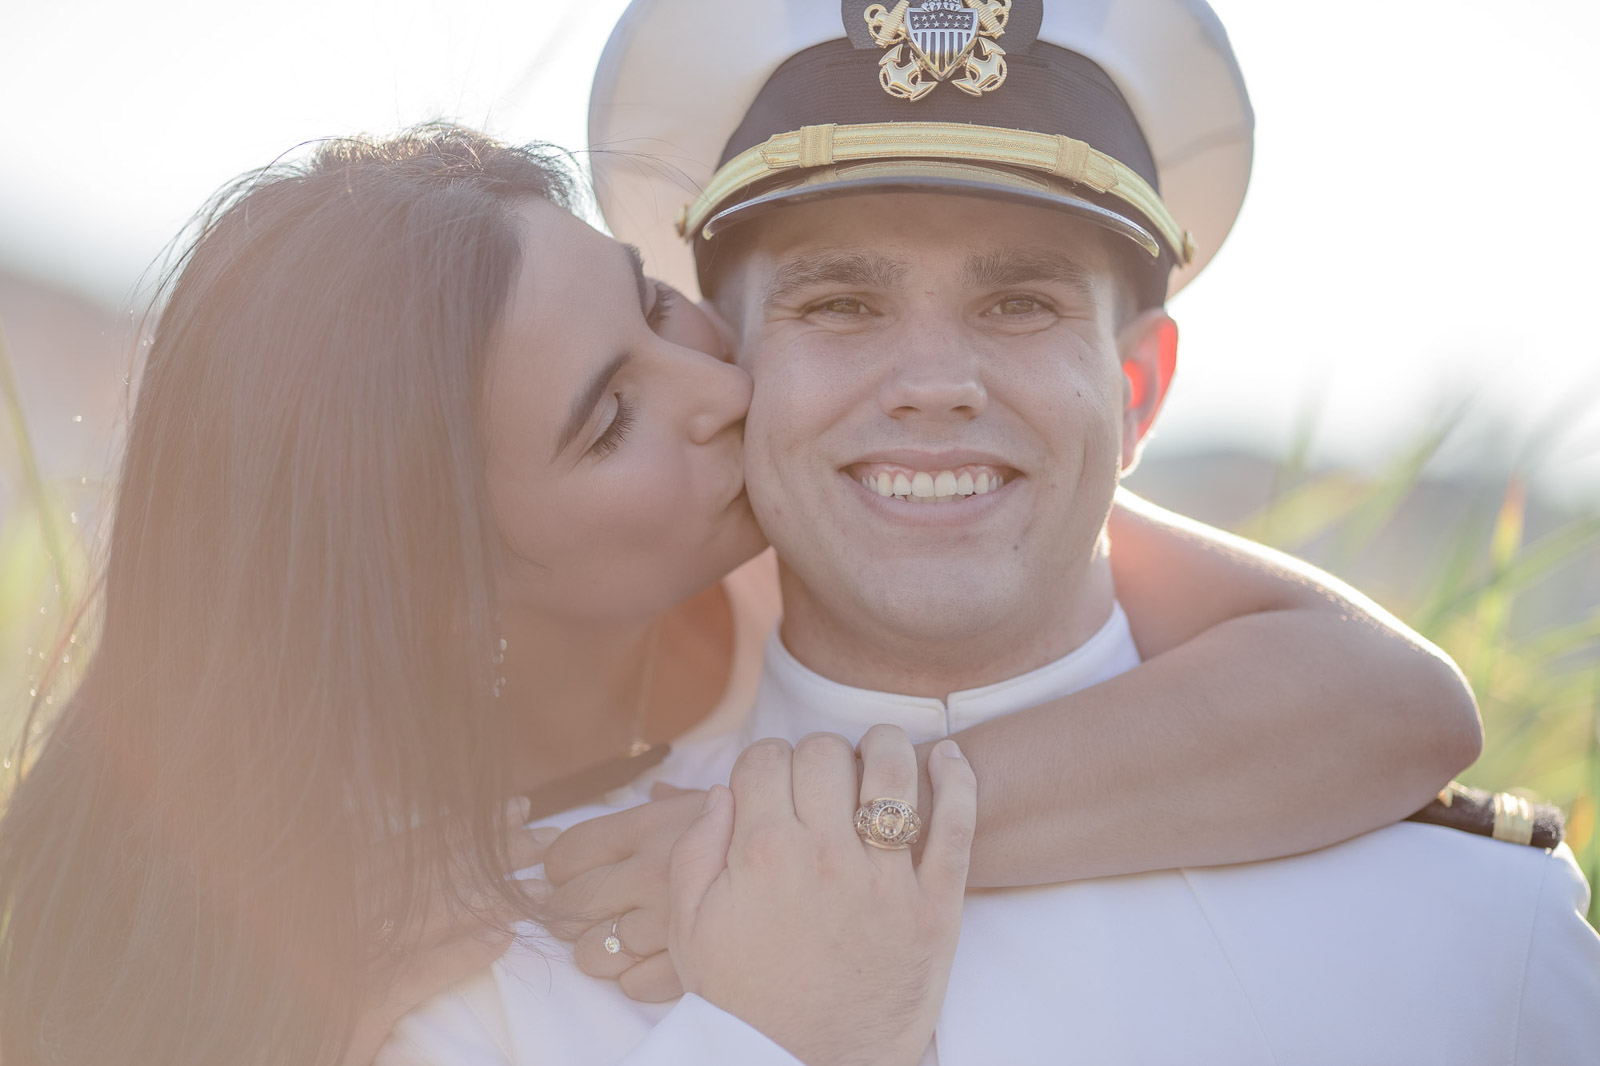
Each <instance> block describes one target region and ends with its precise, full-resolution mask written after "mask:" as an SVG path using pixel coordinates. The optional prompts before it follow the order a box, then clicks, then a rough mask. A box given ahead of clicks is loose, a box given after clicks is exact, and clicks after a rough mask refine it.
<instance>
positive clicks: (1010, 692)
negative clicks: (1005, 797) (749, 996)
mask: <svg viewBox="0 0 1600 1066" xmlns="http://www.w3.org/2000/svg"><path fill="white" fill-rule="evenodd" d="M1137 662H1138V653H1137V652H1136V650H1135V649H1134V645H1133V640H1132V637H1131V636H1130V634H1129V632H1128V627H1127V620H1126V618H1125V617H1124V616H1123V614H1122V612H1121V610H1120V608H1117V609H1114V610H1113V614H1112V617H1111V619H1110V620H1109V621H1108V622H1107V623H1106V625H1105V626H1104V627H1103V628H1102V629H1101V630H1100V631H1099V632H1098V633H1097V634H1096V635H1095V636H1094V637H1092V638H1091V639H1090V640H1089V641H1088V642H1087V643H1086V644H1084V645H1083V646H1082V647H1080V648H1079V649H1077V650H1076V651H1074V652H1073V653H1071V654H1070V655H1068V656H1066V657H1065V658H1063V659H1060V660H1058V661H1056V662H1053V663H1050V664H1049V665H1047V666H1045V667H1043V668H1041V669H1039V670H1035V671H1033V672H1031V673H1028V674H1024V675H1022V676H1020V677H1016V678H1012V679H1011V680H1009V681H1003V682H1001V683H999V684H996V685H990V686H988V687H986V688H982V689H975V690H971V691H968V692H961V693H956V694H954V695H952V696H951V697H950V698H949V700H948V701H943V702H942V701H939V700H935V699H924V698H915V697H909V696H900V695H894V694H889V693H880V692H868V691H864V690H861V689H854V688H849V687H846V686H843V685H839V684H836V683H834V682H832V681H829V680H827V679H826V678H824V677H822V676H820V675H818V674H816V673H814V672H813V671H811V670H808V669H806V668H805V667H804V666H802V665H800V663H798V662H797V661H796V660H795V659H794V658H793V657H792V656H791V655H789V654H788V652H787V651H786V650H785V649H784V648H783V646H782V644H781V642H780V641H779V640H778V639H777V636H776V634H773V636H772V637H771V639H770V640H769V641H768V643H767V648H766V655H765V669H764V673H763V676H762V679H761V685H760V692H759V697H758V699H757V701H756V706H755V708H754V710H753V711H752V712H751V713H750V715H749V717H748V719H747V720H746V721H744V722H743V723H739V724H737V725H735V724H733V723H732V722H728V721H724V722H722V723H720V724H719V725H718V726H716V727H715V728H713V729H712V730H711V731H710V732H707V731H706V730H701V731H697V734H696V736H695V737H694V738H690V742H688V743H683V744H680V745H678V746H677V747H676V748H675V750H674V752H673V754H672V755H671V756H670V757H669V759H668V760H667V762H666V763H665V764H664V765H663V766H662V767H661V769H660V772H659V776H660V777H661V778H662V779H664V780H668V781H673V782H675V783H677V784H680V785H698V786H708V785H710V784H712V783H713V782H718V781H724V782H725V781H726V780H727V774H728V770H729V769H731V767H732V763H733V759H734V757H735V756H736V755H737V754H738V752H739V751H740V750H742V748H743V747H744V746H745V745H746V744H747V743H748V742H749V741H752V740H755V739H758V738H760V737H764V736H781V737H785V738H787V739H789V740H790V741H795V740H798V739H800V738H801V737H802V736H804V735H805V734H807V733H810V732H814V731H817V730H833V731H837V732H839V733H842V734H844V735H845V736H846V737H848V738H849V739H851V740H852V741H854V740H857V739H859V738H860V736H861V734H862V733H864V732H865V731H866V729H867V728H868V727H869V726H871V725H873V724H874V723H877V722H893V723H897V724H899V725H901V726H903V727H904V728H905V729H906V731H907V732H908V733H909V734H910V735H911V737H912V739H913V740H914V741H923V740H927V739H931V738H934V737H938V736H943V735H945V734H947V733H953V732H956V731H958V730H960V729H963V728H965V727H967V726H970V725H973V724H975V723H977V722H981V721H985V720H987V719H989V718H992V717H995V716H997V715H1001V714H1006V713H1009V712H1011V711H1015V710H1018V709H1020V708H1023V707H1030V706H1034V705H1036V704H1038V703H1041V702H1044V701H1046V700H1049V699H1053V698H1055V697H1058V696H1061V695H1064V694H1067V693H1070V692H1073V691H1076V690H1078V689H1081V688H1086V687H1088V686H1090V685H1093V684H1096V683H1098V682H1100V681H1103V680H1105V679H1107V678H1109V677H1112V676H1114V675H1116V674H1118V673H1121V672H1122V671H1125V670H1127V669H1130V668H1131V667H1133V666H1134V665H1135V664H1136V663H1137ZM710 724H711V723H708V725H710ZM640 798H642V795H641V797H640ZM623 805H627V804H623ZM610 809H611V808H609V807H589V808H585V809H582V810H577V811H573V812H569V814H567V815H564V816H562V817H560V818H559V819H557V820H556V821H558V822H559V823H560V824H563V825H566V824H571V823H574V822H577V821H580V820H582V819H584V818H589V817H594V816H596V815H599V814H604V813H606V812H607V811H608V810H610ZM1587 904H1588V886H1587V885H1586V884H1585V883H1584V880H1583V876H1582V874H1581V873H1580V872H1579V870H1578V867H1577V864H1576V863H1575V862H1574V860H1573V856H1572V853H1571V851H1570V850H1569V849H1568V848H1567V847H1566V846H1564V845H1563V846H1562V847H1560V848H1557V849H1556V850H1555V851H1554V852H1546V851H1542V850H1540V849H1537V848H1531V847H1524V846H1519V845H1515V844H1506V843H1501V842H1499V841H1495V840H1491V839H1487V838H1484V837H1477V836H1472V835H1469V834H1466V833H1462V832H1458V831H1455V830H1451V829H1445V828H1441V827H1437V826H1427V825H1418V824H1414V823H1402V824H1400V825H1395V826H1390V827H1388V828H1385V829H1380V830H1377V831H1376V832H1372V833H1368V834H1366V835H1364V836H1361V837H1357V838H1356V839H1354V840H1351V841H1348V842H1346V843H1343V844H1339V845H1336V846H1334V847H1330V848H1325V849H1323V850H1321V851H1317V852H1312V853H1309V854H1306V855H1301V856H1297V857H1294V858H1289V859H1278V860H1274V861H1271V862H1259V863H1249V864H1243V865H1237V866H1227V867H1211V868H1196V869H1183V870H1167V871H1160V872H1155V873H1146V874H1138V875H1132V876H1127V877H1110V878H1101V879H1097V880H1090V881H1079V882H1075V883H1072V884H1066V885H1046V886H1039V887H1034V888H1024V889H991V890H981V891H973V892H969V893H968V895H967V902H966V910H965V912H964V917H963V923H962V931H961V940H960V944H959V946H958V948H957V951H956V958H955V964H954V968H953V970H952V972H951V976H950V985H949V990H948V992H947V994H946V997H945V1003H944V1008H943V1010H942V1011H941V1012H940V1015H939V1021H938V1026H937V1029H936V1031H935V1037H934V1042H933V1044H932V1045H931V1046H930V1047H929V1049H928V1053H927V1055H926V1056H925V1057H924V1060H923V1062H924V1066H933V1064H938V1066H1011V1064H1016V1066H1022V1064H1033V1063H1040V1064H1043V1063H1050V1064H1056V1063H1061V1064H1083V1066H1107V1064H1122V1063H1125V1064H1128V1066H1161V1064H1168V1063H1171V1064H1178V1063H1182V1064H1212V1063H1215V1064H1219V1066H1223V1064H1225V1066H1267V1064H1278V1066H1290V1064H1294V1066H1311V1064H1327V1066H1384V1064H1391V1063H1392V1064H1395V1066H1425V1064H1430V1063H1438V1064H1441V1066H1444V1064H1449V1066H1478V1064H1481V1066H1491V1064H1493V1066H1505V1064H1513V1063H1516V1064H1537V1066H1568V1064H1573V1066H1576V1064H1597V1063H1600V938H1597V937H1596V935H1595V933H1594V931H1593V930H1592V929H1590V928H1589V926H1588V925H1587V924H1586V923H1585V922H1584V920H1583V917H1582V915H1583V912H1584V911H1585V909H1586V908H1587ZM752 964H753V965H779V964H780V961H779V960H771V959H766V960H752ZM379 1062H380V1063H381V1064H382V1066H400V1064H408V1066H410V1064H417V1063H427V1064H431V1066H491V1064H493V1066H535V1064H541V1066H542V1064H560V1066H612V1064H616V1063H625V1064H626V1066H691V1064H694V1066H704V1064H713V1063H715V1064H723V1063H726V1064H730V1066H733V1064H737V1066H795V1062H796V1060H795V1059H794V1058H793V1057H792V1056H790V1055H789V1054H788V1053H787V1052H785V1051H784V1050H783V1049H781V1048H779V1047H777V1046H776V1045H774V1044H772V1043H771V1042H770V1041H767V1040H766V1039H765V1038H764V1037H762V1036H761V1034H759V1033H757V1032H756V1031H754V1030H752V1029H751V1028H750V1027H749V1026H746V1025H745V1024H744V1023H742V1022H740V1021H739V1020H738V1019H736V1018H733V1017H732V1016H730V1015H728V1014H726V1013H725V1012H722V1011H720V1010H718V1009H717V1008H715V1007H713V1006H712V1005H710V1004H708V1003H706V1002H705V1001H704V1000H700V999H698V998H697V997H693V996H686V997H684V998H683V999H682V1000H680V1001H679V1002H678V1003H677V1004H676V1005H671V1006H668V1005H650V1004H640V1003H634V1002H632V1001H631V1000H629V999H628V998H627V997H626V996H624V995H623V994H622V991H621V989H620V988H619V987H618V986H617V985H616V984H615V983H613V982H609V981H600V980H596V979H594V978H590V977H586V976H584V975H583V974H582V973H579V972H578V971H577V969H576V968H575V967H574V965H573V963H572V959H571V951H570V949H569V948H568V946H567V945H565V944H561V943H559V942H556V941H553V940H549V939H548V938H546V939H545V940H543V941H540V942H537V943H536V944H535V945H534V946H531V947H530V946H521V947H518V948H515V949H513V950H512V952H510V953H509V954H508V955H506V956H505V957H504V958H503V959H502V960H501V961H500V962H499V963H497V964H496V965H495V967H494V968H493V972H492V973H490V974H486V975H484V976H483V977H481V978H478V979H475V980H474V981H471V982H468V983H467V984H465V985H463V986H460V987H459V988H457V989H456V990H455V991H453V992H451V993H448V994H446V995H444V996H441V997H439V998H437V999H435V1000H434V1001H433V1002H431V1003H429V1004H426V1005H425V1006H424V1007H422V1008H420V1009H419V1010H418V1011H417V1012H415V1013H413V1014H412V1015H411V1016H410V1017H408V1018H407V1019H406V1020H405V1021H404V1022H402V1024H401V1026H400V1027H399V1029H397V1031H396V1035H395V1037H394V1039H393V1040H392V1041H391V1042H390V1044H389V1046H388V1047H387V1048H386V1049H385V1052H384V1054H383V1055H382V1056H380V1059H379Z"/></svg>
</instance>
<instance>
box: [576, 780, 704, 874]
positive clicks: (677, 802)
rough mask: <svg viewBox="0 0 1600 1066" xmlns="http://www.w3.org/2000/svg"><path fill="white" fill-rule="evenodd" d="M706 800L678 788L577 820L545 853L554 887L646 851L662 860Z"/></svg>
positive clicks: (694, 793) (701, 796)
mask: <svg viewBox="0 0 1600 1066" xmlns="http://www.w3.org/2000/svg"><path fill="white" fill-rule="evenodd" d="M704 796H705V793H703V792H684V791H681V790H674V791H673V793H672V794H671V795H664V796H660V797H657V798H656V799H655V801H654V802H651V803H643V804H640V805H639V806H637V807H630V808H629V809H628V810H625V811H618V812H617V813H615V814H608V815H605V816H604V817H601V818H591V819H589V820H588V821H586V822H579V823H578V824H577V825H575V826H573V827H571V828H570V829H568V830H567V831H566V832H565V833H562V834H561V835H560V836H559V837H557V838H556V841H555V843H553V844H551V845H550V849H549V850H548V851H546V852H545V856H544V872H545V876H546V877H548V878H549V879H550V880H551V881H552V882H554V883H555V884H558V885H560V884H565V883H566V882H568V881H571V880H572V879H573V878H575V877H578V876H580V875H582V874H584V873H587V872H588V871H590V870H593V869H597V868H599V867H602V866H614V865H616V864H617V863H620V862H624V861H626V860H627V859H630V858H632V857H633V856H634V855H637V854H640V853H642V852H651V853H652V854H657V855H659V856H661V861H663V862H664V861H665V857H666V853H667V849H668V848H669V847H670V846H671V844H672V841H674V840H676V839H677V836H678V834H679V833H681V832H682V831H683V827H684V826H686V825H688V824H689V822H690V820H692V819H693V818H694V816H695V815H696V814H698V813H699V811H700V804H701V802H702V800H703V799H704Z"/></svg>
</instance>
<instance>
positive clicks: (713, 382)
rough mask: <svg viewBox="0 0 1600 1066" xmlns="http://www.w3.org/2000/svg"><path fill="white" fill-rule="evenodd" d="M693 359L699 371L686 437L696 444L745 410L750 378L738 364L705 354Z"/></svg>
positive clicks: (717, 432) (713, 436) (712, 438)
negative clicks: (687, 435)
mask: <svg viewBox="0 0 1600 1066" xmlns="http://www.w3.org/2000/svg"><path fill="white" fill-rule="evenodd" d="M696 363H697V365H698V368H699V370H700V372H701V373H700V374H699V375H696V380H695V382H694V384H695V388H696V391H695V393H694V401H693V412H692V414H691V415H690V419H689V438H690V439H691V440H693V441H694V442H695V443H696V444H707V443H709V442H710V441H712V440H714V439H716V436H717V434H719V433H721V432H722V431H723V430H725V429H727V428H728V427H729V426H731V425H733V424H734V423H735V422H738V421H740V420H741V419H743V418H744V416H745V415H746V414H748V413H749V411H750V392H751V382H750V375H749V374H747V373H746V372H745V371H744V370H743V369H742V368H741V367H737V366H734V365H733V364H732V363H724V362H722V361H721V360H718V359H715V358H713V357H711V356H709V355H708V356H702V357H701V358H700V359H697V360H696Z"/></svg>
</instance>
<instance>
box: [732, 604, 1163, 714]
mask: <svg viewBox="0 0 1600 1066" xmlns="http://www.w3.org/2000/svg"><path fill="white" fill-rule="evenodd" d="M1137 665H1139V651H1138V649H1137V648H1136V647H1135V646H1134V643H1133V635H1132V633H1131V632H1130V631H1129V629H1128V617H1127V615H1125V614H1123V612H1122V607H1121V605H1120V604H1117V603H1115V602H1113V603H1112V605H1111V617H1110V618H1109V619H1107V620H1106V623H1105V625H1103V626H1101V627H1100V629H1099V630H1098V631H1097V632H1096V633H1095V634H1094V636H1092V637H1090V638H1089V639H1088V640H1087V641H1085V642H1084V643H1083V644H1080V645H1079V646H1078V647H1077V648H1075V649H1073V650H1072V651H1071V652H1069V653H1068V654H1066V655H1064V656H1062V657H1061V658H1059V659H1057V660H1055V661H1054V662H1050V663H1046V664H1045V665H1044V666H1041V667H1039V668H1038V669H1036V670H1030V671H1028V672H1027V673H1025V674H1019V675H1018V676H1016V677H1012V678H1007V679H1006V680H1004V681H998V682H996V683H994V684H992V685H985V686H984V687H982V688H974V689H967V690H966V691H964V692H955V693H952V694H951V695H950V698H949V699H947V700H938V699H933V698H932V697H928V696H906V695H902V694H900V693H896V692H875V691H873V690H871V689H864V688H853V687H851V686H849V685H841V684H839V683H838V682H837V681H830V680H829V679H828V678H826V677H823V676H822V675H821V674H819V673H817V672H816V671H815V670H812V669H810V668H809V667H807V666H804V665H802V664H801V662H800V661H799V660H798V659H796V658H795V657H794V656H793V655H791V654H790V653H789V649H788V648H785V647H784V646H783V641H782V639H780V638H779V636H778V631H777V629H776V628H774V629H773V631H772V634H771V636H769V637H768V638H767V647H766V656H765V661H764V664H763V668H762V674H761V688H760V692H759V695H758V696H757V697H756V706H755V712H754V713H753V714H752V715H751V717H750V723H749V729H750V732H749V734H748V739H750V740H758V739H760V738H762V737H782V738H784V739H785V740H788V741H789V742H791V743H793V742H794V741H797V740H799V739H800V738H801V737H803V736H805V735H806V734H807V733H816V732H834V733H840V734H842V735H843V736H845V737H847V738H848V739H849V740H850V741H851V742H852V743H854V742H855V741H857V740H859V739H860V738H861V735H862V734H863V733H865V732H866V731H867V730H868V729H869V728H870V727H872V726H873V725H876V724H878V723H888V724H892V725H898V726H900V727H901V728H903V729H904V730H905V731H906V732H907V733H908V734H909V735H910V737H911V740H912V743H917V744H920V743H922V742H923V741H927V740H934V739H936V738H938V737H943V736H948V735H949V734H951V733H957V732H960V731H961V730H963V729H966V728H967V727H968V726H972V725H976V724H978V723H979V722H984V721H988V720H989V719H991V718H996V717H999V716H1000V715H1003V714H1010V713H1011V712H1013V711H1019V710H1022V709H1023V708H1024V707H1034V706H1037V705H1038V704H1041V703H1045V702H1047V701H1049V700H1053V699H1056V698H1057V697H1060V696H1065V695H1067V694H1068V693H1071V692H1077V691H1078V690H1079V689H1085V688H1089V687H1090V686H1091V685H1098V684H1099V683H1100V682H1102V681H1106V680H1108V679H1110V678H1112V677H1115V676H1116V675H1118V674H1120V673H1123V672H1125V671H1127V670H1131V669H1132V668H1133V667H1135V666H1137Z"/></svg>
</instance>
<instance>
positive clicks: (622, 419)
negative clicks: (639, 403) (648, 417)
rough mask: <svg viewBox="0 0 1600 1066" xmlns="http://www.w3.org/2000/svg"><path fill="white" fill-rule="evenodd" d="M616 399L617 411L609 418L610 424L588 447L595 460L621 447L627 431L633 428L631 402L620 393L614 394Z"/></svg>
mask: <svg viewBox="0 0 1600 1066" xmlns="http://www.w3.org/2000/svg"><path fill="white" fill-rule="evenodd" d="M616 399H617V410H616V413H615V414H613V415H612V416H611V424H610V425H608V426H607V427H606V429H605V432H604V433H602V434H600V436H599V438H598V439H596V440H595V442H594V443H593V444H591V445H590V446H589V453H590V454H591V455H594V456H596V457H597V458H601V459H604V458H605V457H606V456H608V455H610V454H611V453H612V452H614V451H616V450H617V449H618V448H619V447H621V445H622V442H623V441H625V440H627V439H628V431H629V430H630V429H632V428H633V423H634V420H635V412H634V406H633V402H632V401H631V400H629V399H628V398H627V397H626V396H624V395H622V393H620V392H619V393H616Z"/></svg>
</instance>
